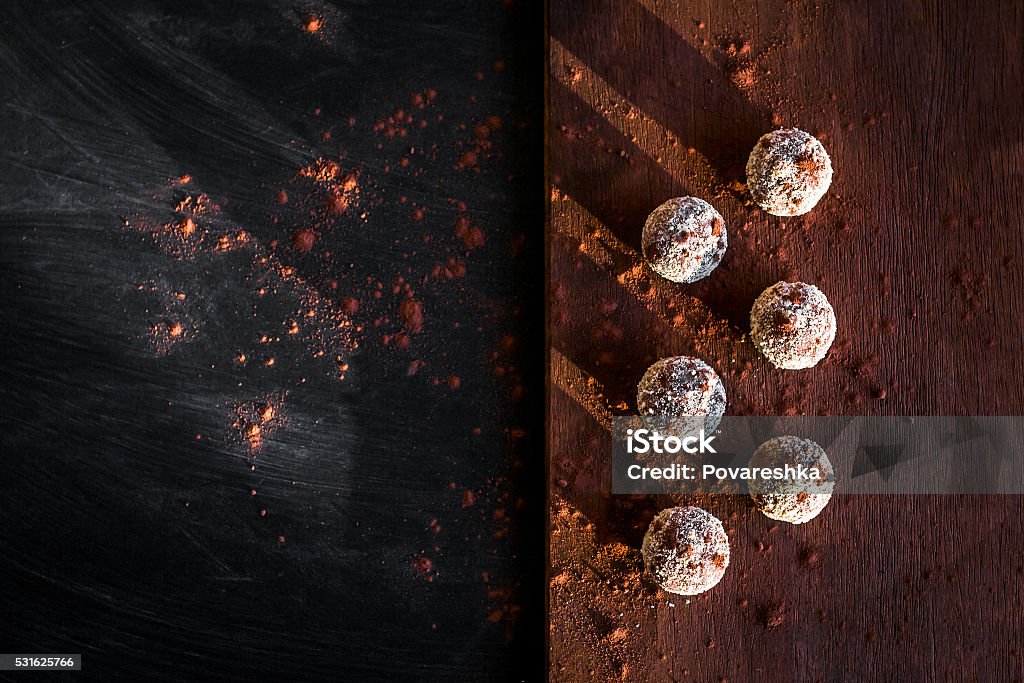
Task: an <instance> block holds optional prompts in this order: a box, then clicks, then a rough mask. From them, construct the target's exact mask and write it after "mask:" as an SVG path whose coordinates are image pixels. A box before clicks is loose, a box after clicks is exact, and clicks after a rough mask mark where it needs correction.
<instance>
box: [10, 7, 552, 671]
mask: <svg viewBox="0 0 1024 683" xmlns="http://www.w3.org/2000/svg"><path fill="white" fill-rule="evenodd" d="M506 4H507V3H506ZM524 4H525V3H524ZM314 16H315V17H319V18H321V20H322V22H323V23H322V28H320V29H319V31H317V32H316V34H315V35H314V34H313V33H312V32H310V31H308V30H306V27H305V22H307V21H308V19H309V18H310V17H314ZM541 25H542V17H541V12H540V11H539V9H532V8H527V7H525V6H524V7H518V6H503V4H502V3H500V2H497V1H495V2H488V3H469V2H445V3H426V4H424V3H416V2H412V3H376V2H338V3H334V4H324V3H317V2H302V1H295V2H289V1H280V2H274V1H272V0H266V1H260V2H238V3H219V2H216V3H215V2H209V3H201V2H173V3H157V2H142V3H137V2H100V3H86V2H82V3H76V2H60V3H58V2H43V3H31V2H18V3H12V4H9V5H6V6H5V8H4V14H3V17H2V18H0V32H2V39H0V92H2V103H3V108H2V110H0V183H2V184H0V243H2V246H0V249H2V251H0V266H2V269H0V288H2V289H0V293H2V297H3V302H4V303H3V307H2V318H3V325H2V331H0V339H2V348H3V351H4V358H5V360H4V363H3V366H2V368H0V392H2V393H0V396H2V405H0V416H2V417H0V420H2V430H3V431H2V449H0V519H2V520H3V521H2V524H3V529H2V532H0V605H2V610H0V651H3V652H81V653H83V655H84V666H83V672H82V673H81V674H78V675H76V677H83V678H86V679H91V680H114V679H124V680H198V679H217V680H266V679H279V680H314V679H320V680H360V681H363V680H506V679H508V680H520V679H533V680H535V679H536V677H537V676H538V675H539V672H540V668H541V662H542V659H541V655H542V653H541V652H540V642H541V638H542V637H543V628H542V620H543V617H542V607H541V605H540V600H541V599H542V596H541V593H540V590H539V586H538V585H537V583H536V581H533V585H532V587H531V586H530V585H528V584H527V585H524V578H525V577H527V576H533V577H536V576H539V575H540V574H541V573H542V564H541V562H542V558H541V557H540V549H539V548H540V546H539V545H538V544H537V543H536V538H537V537H538V536H539V534H540V533H542V531H541V529H542V526H541V525H540V522H539V521H538V520H539V515H540V509H539V508H540V506H539V503H538V502H537V501H539V500H540V499H541V495H538V491H537V490H536V488H535V486H536V483H537V482H540V481H541V479H542V474H541V473H542V470H541V466H540V460H539V459H538V458H536V457H535V456H531V457H529V458H525V457H524V458H523V460H520V456H519V454H520V453H536V452H538V449H539V447H540V446H539V438H540V434H539V431H538V430H534V429H532V426H535V425H538V424H540V422H541V420H542V413H541V412H540V411H541V405H540V403H539V401H537V400H536V398H537V397H539V396H540V394H541V386H542V385H541V382H542V379H541V375H542V369H541V367H542V366H541V364H540V359H541V358H542V352H541V349H540V346H539V345H540V341H539V340H540V339H541V337H542V333H541V326H542V324H543V323H542V320H541V318H540V313H539V311H540V309H539V308H535V307H532V306H531V307H527V306H524V305H523V302H531V301H532V302H536V301H539V300H540V299H541V296H542V293H541V286H542V285H541V282H540V280H539V279H537V277H536V274H537V273H538V272H539V269H540V265H539V264H540V253H541V249H542V244H541V238H540V234H541V229H540V226H541V225H542V221H543V213H542V203H541V202H542V195H541V194H540V192H539V190H540V188H539V187H538V185H537V180H538V178H539V173H540V168H541V141H540V137H541V136H540V130H539V126H538V123H539V121H540V117H541V108H540V106H541V89H540V84H541V81H540V78H539V74H540V73H542V66H541V64H542V47H541V46H542V37H541V35H540V27H541ZM496 62H500V65H498V66H500V67H501V68H498V66H495V67H494V68H492V65H495V63H496ZM478 72H479V75H478ZM425 88H434V89H436V90H437V92H438V96H437V102H436V103H435V104H434V105H433V108H432V109H431V110H430V117H434V116H435V115H436V114H442V113H443V120H440V119H435V118H431V120H430V122H429V124H430V125H429V126H427V127H425V128H423V129H422V131H417V130H412V131H411V132H410V133H409V137H408V140H402V141H400V140H397V139H396V140H391V139H389V138H387V137H386V136H384V135H382V134H380V133H379V131H378V132H375V131H374V130H373V128H372V126H373V124H374V122H375V121H377V120H383V119H387V118H388V117H389V116H391V115H392V114H393V113H394V112H395V110H396V109H399V108H405V109H410V108H411V107H410V94H411V93H414V92H421V91H423V90H424V89H425ZM316 110H319V111H316ZM489 115H498V116H501V117H502V118H503V120H504V126H503V127H502V128H501V130H500V131H497V132H495V131H492V133H491V135H492V142H493V147H492V148H491V151H490V152H489V153H488V160H487V165H485V164H484V163H483V160H481V163H480V170H479V171H477V170H475V169H461V170H460V169H458V168H456V166H457V160H458V159H459V158H460V154H461V152H462V151H463V150H464V149H465V148H466V146H467V145H469V144H470V143H468V142H467V138H472V136H473V133H472V131H473V126H474V124H477V123H478V122H479V121H481V120H483V119H484V118H485V117H486V116H489ZM417 116H419V115H418V114H417ZM350 117H352V118H354V119H355V121H354V122H353V123H352V124H350V123H349V122H348V120H349V118H350ZM410 128H411V127H410ZM467 130H468V131H469V132H466V131H467ZM325 131H334V135H333V136H332V137H331V138H330V139H327V137H326V136H324V135H323V134H322V133H323V132H325ZM414 146H419V151H420V153H421V154H422V153H423V152H424V150H426V151H427V155H426V160H424V161H421V160H420V159H421V158H420V157H415V156H410V155H411V152H410V148H412V147H414ZM319 156H324V157H327V158H332V159H339V158H340V159H343V165H345V166H346V167H351V168H358V169H360V171H361V174H362V175H361V178H360V182H361V184H362V186H363V201H364V206H363V207H362V208H365V209H366V211H367V213H368V216H367V217H366V218H365V220H359V219H357V218H355V217H343V218H342V219H338V220H336V221H334V222H333V223H331V225H330V226H329V227H324V226H320V227H318V230H319V235H318V239H319V242H318V246H317V252H319V250H320V249H321V248H322V249H324V250H330V251H331V252H332V253H334V254H335V256H334V257H332V258H326V257H324V258H321V257H320V255H319V253H312V254H308V255H303V254H301V253H298V252H297V251H296V250H295V249H292V248H290V247H289V246H288V241H289V238H290V235H291V231H292V229H293V228H294V227H297V224H299V223H301V222H302V221H303V220H304V218H303V216H302V214H301V212H297V213H293V214H287V213H285V212H284V210H283V209H279V207H278V206H277V204H276V203H275V197H276V196H277V193H278V189H279V188H281V187H286V186H288V184H289V183H291V182H293V180H294V178H295V174H296V172H297V170H298V169H299V168H300V167H302V166H305V165H307V164H309V163H311V162H312V161H313V160H314V159H315V158H317V157H319ZM403 156H407V157H409V158H411V159H412V162H413V163H412V164H411V166H410V167H409V170H408V171H405V172H398V171H401V170H402V168H401V167H399V165H398V162H399V159H400V158H401V157H403ZM482 156H483V155H482ZM419 169H422V171H420V170H419ZM184 174H189V175H191V177H192V181H191V183H190V184H189V185H188V187H187V188H185V189H184V190H179V189H175V188H173V187H172V186H171V184H170V183H169V179H172V178H177V177H179V176H182V175H184ZM184 191H188V192H194V193H199V192H202V193H207V194H208V195H209V196H210V197H211V198H213V200H214V201H216V202H217V203H218V204H219V205H220V206H221V211H220V213H219V214H218V216H217V219H216V220H217V221H219V222H220V224H221V225H231V226H236V227H238V228H242V229H245V230H246V231H247V232H248V234H249V235H250V237H251V240H252V241H251V243H250V245H251V246H250V247H248V248H247V249H244V250H241V251H240V252H239V253H229V254H224V255H218V254H216V253H213V252H209V251H208V252H204V253H202V254H200V255H199V256H197V257H194V258H184V259H178V258H172V257H170V256H168V255H167V254H166V253H162V252H161V251H160V250H159V249H156V248H154V246H153V245H152V244H151V243H149V242H147V241H146V240H144V239H140V238H139V236H138V235H135V234H132V233H131V231H128V230H125V227H124V224H125V221H126V220H128V221H129V222H132V221H136V220H140V221H150V222H156V223H159V222H161V221H166V220H171V219H172V218H173V217H174V215H175V214H174V212H173V208H174V203H173V201H169V199H170V198H172V197H174V196H175V193H178V196H179V198H180V194H181V193H182V192H184ZM401 198H404V199H401ZM451 200H457V201H464V202H465V203H466V204H467V205H468V212H470V213H471V214H472V216H473V221H474V223H478V224H479V225H481V226H482V227H483V228H484V230H485V231H486V243H485V244H484V245H482V246H479V247H478V248H475V249H467V248H466V247H465V246H463V245H462V244H461V240H460V239H459V238H457V237H456V236H455V235H454V232H453V231H454V228H453V226H454V225H455V223H456V218H457V216H456V209H455V208H453V203H452V201H451ZM406 201H407V202H409V204H406V203H403V202H406ZM412 203H415V204H416V205H417V206H419V207H421V208H423V209H424V211H425V217H424V218H422V219H421V220H419V221H413V220H411V219H410V205H411V204H412ZM294 205H295V200H294V199H293V201H292V203H291V204H290V205H289V206H294ZM274 240H277V241H279V242H280V245H281V246H280V247H279V248H278V249H277V250H276V252H275V253H276V254H277V256H278V258H279V259H280V261H281V262H282V263H283V264H284V265H285V266H287V267H291V268H294V269H295V271H294V272H295V273H296V276H297V280H296V281H297V282H298V283H299V284H297V285H296V286H295V287H294V288H292V289H282V291H280V292H278V293H277V295H276V296H275V297H271V299H272V300H270V301H269V302H268V303H261V302H258V301H257V299H258V298H259V297H258V296H257V295H256V293H255V289H256V283H255V281H254V278H255V277H258V276H259V274H260V273H261V272H262V271H260V270H259V268H258V267H257V266H254V265H253V263H254V256H253V254H266V253H268V251H272V250H271V247H270V246H269V245H270V244H271V242H272V241H274ZM446 258H459V259H461V260H462V261H463V262H464V264H465V267H466V271H467V274H466V275H465V277H464V278H462V279H460V280H459V281H458V282H457V283H455V284H452V285H451V286H441V285H437V286H433V285H429V284H427V282H426V280H427V279H429V278H428V277H426V274H428V273H430V271H431V268H432V267H433V266H434V264H435V262H436V261H438V260H440V261H441V262H442V263H443V262H444V260H445V259H446ZM400 276H401V277H404V278H405V279H406V280H407V281H409V282H414V283H415V285H416V288H417V290H418V291H417V294H416V296H417V298H418V299H419V300H420V301H421V302H422V304H423V310H424V317H425V322H424V325H423V327H424V329H423V331H422V333H419V334H414V335H410V336H411V341H410V343H409V348H408V349H401V348H396V347H395V346H394V345H393V344H385V343H384V342H383V341H382V340H381V339H382V336H383V335H384V334H385V333H390V334H394V333H397V332H398V330H399V329H400V328H401V323H400V321H399V322H397V323H396V322H395V321H398V319H399V315H398V314H397V313H396V307H397V306H398V305H399V299H398V298H394V299H393V298H392V297H391V293H390V291H389V290H385V293H386V295H385V297H384V298H383V299H382V303H378V304H374V303H373V298H372V287H368V286H367V284H366V279H367V278H368V277H372V278H375V279H376V280H377V281H380V282H382V283H384V284H385V285H387V287H390V286H391V284H392V283H393V282H395V281H396V278H398V277H400ZM332 280H334V281H337V283H338V284H337V289H335V288H334V286H332ZM140 286H142V287H143V289H145V288H146V287H151V288H153V290H154V291H158V292H162V293H163V294H165V295H166V294H167V292H173V291H179V292H183V293H185V294H187V306H186V307H185V308H184V309H182V310H181V311H179V312H180V313H182V314H183V315H185V316H186V317H187V318H188V327H187V329H188V336H189V339H188V341H187V343H182V344H179V345H176V346H173V347H172V348H171V349H170V350H169V351H166V352H159V351H158V350H157V349H155V348H154V347H153V345H152V343H151V341H150V340H148V339H147V337H148V335H149V330H150V326H151V325H154V324H156V325H160V324H162V323H161V322H160V320H159V315H160V313H159V311H158V310H157V308H158V306H157V305H156V304H159V301H156V302H154V301H153V300H152V299H151V298H150V299H147V296H146V293H145V292H141V293H140V289H139V287H140ZM367 290H370V293H369V294H368V292H367ZM147 291H148V290H147ZM348 294H352V295H353V296H356V297H357V298H360V299H361V301H362V302H363V310H361V311H360V314H358V315H356V316H354V317H355V322H356V323H358V324H360V325H363V327H364V332H363V334H362V335H361V336H360V338H361V340H362V341H361V345H360V347H359V348H358V349H355V350H353V351H352V352H351V353H350V354H349V355H348V356H347V357H346V359H345V360H346V361H347V362H348V364H349V370H348V372H347V376H346V378H345V379H344V380H340V381H339V380H338V379H337V378H336V377H335V376H334V374H336V373H333V374H332V372H331V370H332V368H331V362H330V361H327V362H325V361H323V360H321V359H317V358H316V357H314V356H311V355H310V354H309V353H308V352H307V350H306V349H305V348H303V347H301V346H288V345H287V344H284V343H282V344H281V345H280V346H279V347H278V349H279V350H278V351H277V364H276V365H275V366H274V367H273V368H268V367H266V366H264V365H262V364H261V363H256V362H249V363H248V364H239V363H235V362H233V358H234V357H235V356H236V355H237V354H238V353H239V352H245V353H249V354H250V355H253V354H254V353H258V352H260V346H259V344H258V343H256V339H257V338H258V337H259V335H261V334H270V335H282V334H283V333H282V329H283V328H282V327H280V326H281V325H283V324H284V323H285V322H286V321H287V320H288V316H291V315H295V314H296V310H300V309H301V307H302V306H303V305H304V303H303V302H304V301H305V299H304V297H308V296H314V295H318V296H320V297H322V298H323V299H324V300H325V301H327V302H328V303H327V304H326V306H327V307H328V308H330V307H331V306H333V305H335V304H336V302H337V301H338V299H339V298H340V297H342V296H345V295H348ZM374 306H376V308H374ZM374 316H378V319H376V320H375V319H374ZM155 319H156V320H157V322H156V323H154V320H155ZM381 319H385V320H384V322H381ZM377 325H380V328H379V329H378V327H377ZM193 332H194V334H193ZM531 339H534V340H537V341H530V340H531ZM509 340H511V341H509ZM254 349H255V351H254ZM261 359H262V357H261ZM415 359H419V360H423V361H425V365H424V366H423V367H422V369H420V371H419V372H418V373H417V374H416V375H414V376H408V368H409V367H410V363H411V362H412V361H413V360H415ZM499 365H500V366H501V367H502V368H503V370H507V369H508V368H514V371H505V372H503V373H502V377H500V378H499V376H498V373H497V372H496V371H495V367H496V366H499ZM449 376H458V377H459V378H460V386H459V387H458V389H457V390H455V389H453V388H450V387H449V385H448V384H446V382H447V380H446V378H447V377H449ZM510 376H511V377H512V378H513V380H512V381H510V380H509V377H510ZM432 379H439V380H440V385H435V384H434V382H433V381H432ZM516 387H518V389H517V388H516ZM268 395H272V396H277V397H283V398H282V402H283V411H284V413H285V416H286V421H285V423H284V426H283V427H282V428H280V429H279V430H277V431H276V432H274V433H273V434H270V435H268V436H267V438H266V439H265V441H264V443H263V444H262V447H261V448H260V449H259V452H258V453H252V452H248V450H247V449H246V447H245V443H244V439H243V440H242V442H239V440H238V439H232V438H231V437H232V434H231V432H232V428H231V423H232V415H233V413H232V409H233V406H235V405H237V404H239V403H244V402H246V401H252V400H260V399H261V397H266V396H268ZM523 396H526V397H529V398H533V399H534V400H532V401H530V402H528V404H527V403H524V402H523V401H522V400H520V399H522V397H523ZM475 429H479V432H476V433H475V432H474V430H475ZM520 430H521V431H520ZM197 435H200V436H201V438H199V437H197ZM252 466H255V469H251V467H252ZM530 482H534V484H531V483H530ZM251 490H255V491H257V493H256V495H252V494H251V493H250V491H251ZM466 490H470V491H473V492H475V502H474V504H472V505H466V504H465V499H464V497H463V492H464V491H466ZM541 494H542V492H541ZM520 500H521V501H523V502H522V503H518V504H517V501H520ZM261 510H266V515H265V516H263V517H261V516H260V514H259V512H260V511H261ZM508 520H511V521H508ZM524 531H525V533H524ZM279 537H281V538H279ZM424 557H426V558H429V559H430V560H431V562H432V564H431V565H430V567H429V571H424V569H425V567H424V565H422V564H414V563H416V562H417V561H419V559H420V558H424ZM19 680H20V679H19Z"/></svg>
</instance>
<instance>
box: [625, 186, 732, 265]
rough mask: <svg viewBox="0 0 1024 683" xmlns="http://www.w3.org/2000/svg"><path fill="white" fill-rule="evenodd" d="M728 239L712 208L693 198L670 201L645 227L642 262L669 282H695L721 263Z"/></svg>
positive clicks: (717, 215)
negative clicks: (645, 260) (643, 259)
mask: <svg viewBox="0 0 1024 683" xmlns="http://www.w3.org/2000/svg"><path fill="white" fill-rule="evenodd" d="M728 244H729V237H728V234H727V233H726V230H725V220H723V219H722V215H721V214H720V213H718V212H717V211H715V207H713V206H711V205H710V204H708V203H707V202H706V201H704V200H703V199H697V198H696V197H676V198H675V199H670V200H668V201H667V202H665V203H664V204H662V205H661V206H659V207H658V208H656V209H655V210H654V211H652V212H651V215H650V216H648V217H647V222H646V223H644V232H643V251H644V258H645V259H647V262H648V263H649V264H651V268H652V269H653V270H654V272H656V273H657V274H658V275H660V276H662V277H663V278H665V279H667V280H672V282H696V281H697V280H700V279H701V278H704V277H707V276H708V275H709V274H710V273H711V271H712V270H714V269H715V267H716V266H718V264H719V263H720V262H721V261H722V256H723V255H724V254H725V248H726V246H728Z"/></svg>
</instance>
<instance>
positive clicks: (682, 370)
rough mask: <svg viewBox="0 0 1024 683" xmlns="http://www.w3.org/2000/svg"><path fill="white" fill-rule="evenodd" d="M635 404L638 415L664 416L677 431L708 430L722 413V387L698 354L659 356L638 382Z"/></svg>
mask: <svg viewBox="0 0 1024 683" xmlns="http://www.w3.org/2000/svg"><path fill="white" fill-rule="evenodd" d="M636 405H637V409H638V410H639V412H640V415H641V416H643V417H654V418H659V419H662V420H665V421H666V422H667V426H671V427H674V428H675V429H677V430H678V431H680V432H686V433H688V432H690V431H695V430H697V429H700V428H703V429H704V431H705V432H707V433H709V434H710V433H711V432H713V431H714V430H715V429H716V428H717V427H718V423H719V422H721V421H722V415H723V414H724V413H725V387H724V386H723V385H722V380H721V379H720V378H719V377H718V373H717V372H715V371H714V369H713V368H712V367H711V366H710V365H708V364H707V363H705V362H704V361H702V360H701V359H700V358H693V357H691V356H672V357H670V358H662V359H661V360H659V361H657V362H655V363H654V364H653V365H651V367H649V368H647V372H645V373H644V376H643V378H641V380H640V383H639V384H638V385H637V388H636ZM686 418H691V419H689V420H687V419H686ZM692 418H698V419H697V420H693V419H692Z"/></svg>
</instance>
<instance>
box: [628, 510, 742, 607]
mask: <svg viewBox="0 0 1024 683" xmlns="http://www.w3.org/2000/svg"><path fill="white" fill-rule="evenodd" d="M641 552H642V554H643V557H644V564H645V565H646V566H647V571H648V572H649V573H650V575H651V577H652V578H653V579H654V581H655V583H657V584H658V586H660V587H661V588H662V590H665V591H668V592H669V593H678V594H679V595H697V594H699V593H703V592H705V591H708V590H711V589H712V588H714V587H715V586H716V585H717V584H718V582H719V581H721V580H722V577H723V576H725V570H726V568H727V567H728V566H729V537H728V536H726V534H725V529H724V528H723V527H722V522H720V521H719V520H718V518H717V517H715V516H714V515H712V514H711V513H709V512H707V511H706V510H702V509H700V508H698V507H677V508H668V509H665V510H662V511H661V512H659V513H658V514H657V515H656V516H655V518H654V519H653V520H652V521H651V525H650V527H648V528H647V533H646V534H644V542H643V546H642V548H641Z"/></svg>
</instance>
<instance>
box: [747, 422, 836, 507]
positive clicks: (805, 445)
mask: <svg viewBox="0 0 1024 683" xmlns="http://www.w3.org/2000/svg"><path fill="white" fill-rule="evenodd" d="M786 465H790V466H791V467H793V468H796V467H798V466H800V465H803V466H804V467H806V468H816V469H817V471H818V472H819V474H820V476H821V479H819V480H811V479H795V478H793V479H786V480H775V479H760V478H759V479H754V480H752V481H751V482H750V497H751V499H753V501H754V504H755V505H756V506H757V508H758V509H759V510H760V511H761V512H763V513H764V514H765V516H767V517H770V518H771V519H777V520H779V521H780V522H789V523H790V524H803V523H804V522H808V521H810V520H812V519H814V518H815V517H817V516H818V513H820V512H821V511H822V510H824V509H825V506H826V505H828V501H829V500H831V498H832V490H833V488H834V487H835V471H834V470H833V468H832V462H831V461H830V460H829V459H828V455H827V454H826V453H825V451H824V450H823V449H822V448H821V446H819V445H818V444H816V443H815V442H813V441H811V440H810V439H801V438H799V437H796V436H779V437H776V438H774V439H769V440H768V441H765V442H764V443H763V444H761V446H760V448H758V449H757V451H755V452H754V455H753V457H752V458H751V459H750V467H752V468H754V467H768V468H781V467H785V466H786Z"/></svg>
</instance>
